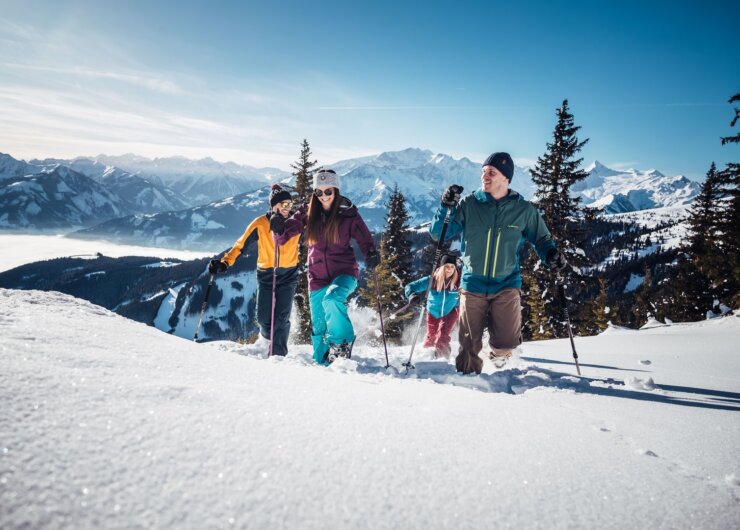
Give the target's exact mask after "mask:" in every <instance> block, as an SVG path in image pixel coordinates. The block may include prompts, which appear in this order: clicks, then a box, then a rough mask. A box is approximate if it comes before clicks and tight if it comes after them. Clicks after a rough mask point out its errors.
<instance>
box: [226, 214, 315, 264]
mask: <svg viewBox="0 0 740 530" xmlns="http://www.w3.org/2000/svg"><path fill="white" fill-rule="evenodd" d="M300 237H301V236H300V234H299V235H297V236H295V237H292V238H291V239H289V240H288V242H287V243H285V244H284V245H281V246H280V263H278V267H295V266H296V265H298V241H299V239H300ZM254 240H257V268H258V269H271V268H273V266H274V265H275V243H274V241H273V239H272V233H271V232H270V219H269V218H268V217H267V214H265V215H260V216H259V217H257V218H256V219H255V220H254V221H252V222H251V223H249V226H248V227H247V229H246V230H245V231H244V233H243V234H242V237H240V238H239V239H237V240H236V243H234V246H233V247H231V250H229V251H228V252H227V253H226V254H224V255H223V257H222V258H221V261H223V262H224V263H226V264H227V265H228V266H229V267H231V266H232V265H233V264H234V262H235V261H236V258H238V257H239V256H240V255H241V253H242V252H243V251H244V249H245V248H247V247H249V245H250V244H251V243H252V242H253V241H254Z"/></svg>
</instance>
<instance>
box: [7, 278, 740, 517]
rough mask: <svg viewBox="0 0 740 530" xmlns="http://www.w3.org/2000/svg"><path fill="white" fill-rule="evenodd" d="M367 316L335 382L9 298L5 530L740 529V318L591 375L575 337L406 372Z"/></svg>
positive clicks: (612, 341)
mask: <svg viewBox="0 0 740 530" xmlns="http://www.w3.org/2000/svg"><path fill="white" fill-rule="evenodd" d="M358 315H360V314H359V313H356V312H353V318H356V319H357V320H358V321H357V322H356V324H357V328H358V333H359V337H358V342H357V344H356V346H355V355H354V357H353V359H351V360H347V361H342V362H339V363H337V364H335V365H333V366H332V367H330V368H325V367H320V366H316V365H314V364H312V363H311V361H310V360H309V350H308V348H307V347H306V346H291V352H290V354H289V356H288V357H287V358H274V357H273V358H270V359H264V358H263V355H264V352H265V349H266V348H265V344H264V343H262V344H259V345H253V346H239V345H236V344H234V343H228V342H216V343H203V344H196V343H194V342H192V341H188V340H185V339H181V338H178V337H175V336H171V335H168V334H166V333H163V332H161V331H159V330H157V329H155V328H152V327H148V326H145V325H143V324H139V323H136V322H132V321H130V320H127V319H125V318H123V317H121V316H118V315H116V314H114V313H111V312H109V311H107V310H105V309H102V308H100V307H97V306H94V305H92V304H90V303H88V302H86V301H81V300H79V299H75V298H73V297H70V296H67V295H63V294H59V293H54V292H40V291H13V290H0V337H2V338H1V339H0V341H1V342H0V350H1V351H0V399H2V404H3V406H2V407H0V527H1V528H3V529H16V528H34V529H38V528H76V529H79V528H507V527H512V528H712V529H714V528H737V527H738V524H740V510H738V507H739V506H740V480H739V477H740V444H738V443H737V441H738V440H739V439H740V421H738V418H740V415H739V412H740V377H738V375H740V356H739V355H738V354H737V344H738V340H739V339H740V319H738V318H737V317H732V316H730V317H725V318H722V319H716V320H711V321H705V322H700V323H695V324H682V325H678V324H676V325H672V326H660V325H656V326H655V327H651V328H649V329H645V330H640V331H634V330H621V329H609V330H607V331H606V332H605V333H603V334H602V335H600V336H598V337H591V338H576V345H577V347H578V351H579V353H580V361H581V369H582V372H583V377H578V376H577V375H576V372H575V367H574V365H573V363H572V359H571V352H570V345H569V343H568V341H567V340H554V341H545V342H537V343H527V344H525V345H524V347H523V353H522V354H521V359H520V360H519V361H518V363H517V364H516V366H515V367H511V368H508V369H507V368H504V369H503V370H500V371H494V370H493V369H492V366H490V364H489V363H488V362H486V369H485V373H484V374H482V375H480V376H462V375H458V374H456V373H455V370H454V368H453V367H452V365H451V364H448V363H446V362H444V361H433V360H431V358H430V354H429V352H428V351H425V350H417V354H418V356H417V357H416V361H417V362H416V369H415V370H414V371H413V372H412V373H411V375H408V376H406V375H404V374H403V370H400V373H399V372H397V371H395V370H389V371H386V370H385V369H384V365H385V362H384V358H383V350H382V345H381V346H380V347H378V346H377V345H373V344H371V343H370V342H369V341H370V340H375V339H374V336H375V332H374V327H375V323H374V322H375V321H374V319H372V318H370V316H369V315H365V318H358ZM360 316H361V315H360ZM453 346H454V345H453ZM390 353H391V364H392V365H393V366H394V367H395V368H396V369H400V368H401V364H400V363H401V359H404V358H405V357H406V356H407V354H408V349H407V348H400V347H393V348H391V352H390Z"/></svg>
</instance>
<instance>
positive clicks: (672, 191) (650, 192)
mask: <svg viewBox="0 0 740 530" xmlns="http://www.w3.org/2000/svg"><path fill="white" fill-rule="evenodd" d="M586 171H588V173H589V175H588V177H587V178H586V179H585V180H582V181H581V182H578V183H577V184H576V185H575V186H573V188H572V189H573V191H574V192H576V193H577V194H578V195H580V196H581V197H582V198H583V202H584V204H586V205H588V206H592V207H596V208H603V209H604V211H605V212H607V213H624V212H634V211H638V210H648V209H651V208H662V207H666V206H682V205H688V204H690V203H691V201H692V200H693V199H694V197H696V196H697V195H698V194H699V191H700V189H701V185H700V184H699V183H698V182H695V181H693V180H689V179H688V178H686V177H684V176H682V175H676V176H673V177H668V176H666V175H663V174H662V173H661V172H660V171H658V170H655V169H648V170H646V171H639V170H635V169H630V170H628V171H617V170H614V169H610V168H608V167H606V166H604V165H602V164H601V163H600V162H599V161H598V160H597V161H596V162H594V163H593V164H591V165H590V166H588V167H587V168H586Z"/></svg>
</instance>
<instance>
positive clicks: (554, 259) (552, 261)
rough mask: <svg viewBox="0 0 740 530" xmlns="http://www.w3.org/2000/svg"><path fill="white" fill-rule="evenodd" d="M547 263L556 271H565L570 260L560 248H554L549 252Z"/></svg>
mask: <svg viewBox="0 0 740 530" xmlns="http://www.w3.org/2000/svg"><path fill="white" fill-rule="evenodd" d="M547 263H548V265H549V266H550V269H551V270H553V271H555V272H563V271H564V270H565V269H566V268H567V267H568V260H567V259H565V256H564V255H563V253H562V252H560V251H559V250H558V249H556V248H553V249H552V250H550V252H548V253H547Z"/></svg>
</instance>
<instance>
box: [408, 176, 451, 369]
mask: <svg viewBox="0 0 740 530" xmlns="http://www.w3.org/2000/svg"><path fill="white" fill-rule="evenodd" d="M460 191H461V192H462V190H460ZM451 210H452V209H451V208H449V207H448V208H447V213H445V221H444V223H443V224H442V232H441V233H440V234H439V241H437V248H436V250H435V251H434V262H433V263H432V272H431V274H430V278H429V284H428V285H427V290H426V293H424V297H423V298H422V299H421V301H422V304H423V305H422V308H421V314H420V315H419V324H418V325H417V326H416V333H414V340H413V342H411V353H409V360H408V361H406V362H405V363H403V366H405V367H406V373H408V371H409V370H410V369H412V368H414V365H413V364H411V358H412V357H413V356H414V348H415V347H416V341H417V340H418V339H419V330H421V324H422V323H423V322H424V317H425V316H426V314H427V304H426V300H427V297H428V296H429V290H430V289H431V288H432V276H433V275H434V270H435V269H436V268H437V263H439V258H440V257H441V256H442V244H443V243H444V240H445V235H446V234H447V225H448V224H449V222H450V211H451Z"/></svg>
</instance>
